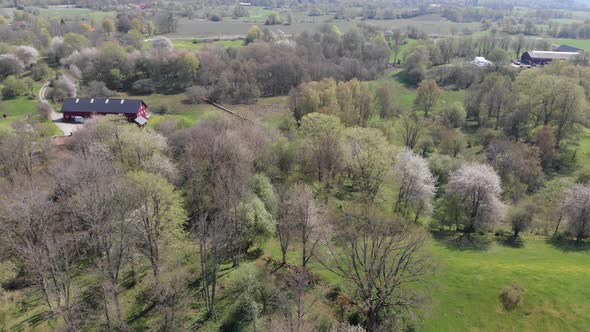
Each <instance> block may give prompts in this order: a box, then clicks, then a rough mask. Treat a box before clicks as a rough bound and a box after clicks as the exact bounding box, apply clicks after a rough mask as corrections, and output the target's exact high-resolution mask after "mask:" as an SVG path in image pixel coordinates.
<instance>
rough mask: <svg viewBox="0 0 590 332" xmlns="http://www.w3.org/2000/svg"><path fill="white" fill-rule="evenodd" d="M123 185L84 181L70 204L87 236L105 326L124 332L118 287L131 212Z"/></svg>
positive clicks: (113, 180) (112, 180)
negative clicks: (101, 296) (101, 297)
mask: <svg viewBox="0 0 590 332" xmlns="http://www.w3.org/2000/svg"><path fill="white" fill-rule="evenodd" d="M89 162H90V163H94V162H93V161H89ZM91 169H94V170H95V169H96V168H91ZM98 174H100V173H98ZM123 182H124V181H122V179H120V178H118V177H116V176H114V175H107V176H104V175H99V176H98V178H96V179H94V181H85V183H84V186H81V187H79V188H78V189H77V191H76V194H75V195H74V196H72V198H71V200H70V204H71V208H73V209H74V211H75V216H76V218H77V219H78V220H79V221H80V222H81V224H82V225H84V228H85V229H86V230H87V232H88V237H89V240H88V242H89V243H88V244H89V247H90V250H91V253H92V257H93V259H94V263H95V272H96V275H97V277H98V280H99V282H100V286H101V289H102V295H103V304H104V312H105V317H106V320H107V324H108V326H109V329H114V328H117V329H120V330H125V329H126V324H125V320H124V319H123V314H122V311H121V305H120V302H119V293H120V290H119V285H118V283H119V280H120V276H121V270H122V269H123V267H124V265H125V264H126V263H127V261H128V258H129V255H130V250H131V249H132V236H131V230H132V220H133V219H132V218H131V212H132V209H131V207H130V206H128V204H126V202H128V201H129V194H130V192H129V191H128V190H127V188H125V186H124V183H123ZM113 320H114V324H116V325H113Z"/></svg>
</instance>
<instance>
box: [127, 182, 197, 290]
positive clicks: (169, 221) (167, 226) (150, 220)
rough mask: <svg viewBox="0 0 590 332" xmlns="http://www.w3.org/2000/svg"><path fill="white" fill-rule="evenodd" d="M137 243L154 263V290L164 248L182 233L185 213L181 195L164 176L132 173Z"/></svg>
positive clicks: (131, 196) (132, 195) (158, 284)
mask: <svg viewBox="0 0 590 332" xmlns="http://www.w3.org/2000/svg"><path fill="white" fill-rule="evenodd" d="M129 187H130V189H131V195H130V200H132V201H135V200H136V201H135V202H133V203H134V204H133V205H134V207H136V209H135V211H134V216H133V217H134V219H136V220H135V221H136V222H135V223H134V226H135V230H136V237H137V240H136V243H137V247H138V249H139V252H140V253H142V254H143V255H145V256H146V257H147V258H148V259H149V261H150V264H151V266H152V272H153V274H154V280H155V289H156V291H158V290H159V288H160V269H161V267H160V265H161V263H160V260H161V257H160V256H161V251H162V250H163V249H164V248H163V247H165V246H166V245H167V244H168V243H169V242H170V241H171V240H172V237H173V236H176V235H180V234H182V225H183V224H184V222H185V219H186V217H185V214H184V211H183V209H182V201H181V197H180V195H179V194H178V193H177V192H176V191H175V190H174V187H173V186H172V185H171V184H170V183H168V181H166V179H164V178H163V177H160V176H158V175H154V174H149V173H144V172H136V173H132V174H130V175H129Z"/></svg>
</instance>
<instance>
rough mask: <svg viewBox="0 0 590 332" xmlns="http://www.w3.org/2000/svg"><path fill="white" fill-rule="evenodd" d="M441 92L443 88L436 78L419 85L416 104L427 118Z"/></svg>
mask: <svg viewBox="0 0 590 332" xmlns="http://www.w3.org/2000/svg"><path fill="white" fill-rule="evenodd" d="M441 94H442V90H441V89H440V88H439V87H438V85H437V84H436V81H435V80H424V81H422V82H420V84H419V85H418V95H417V96H416V100H415V101H414V104H415V106H416V108H417V109H419V110H421V111H423V112H424V117H426V118H427V117H428V116H429V114H430V112H431V111H432V108H433V107H434V106H435V105H436V103H437V101H438V98H439V97H440V95H441Z"/></svg>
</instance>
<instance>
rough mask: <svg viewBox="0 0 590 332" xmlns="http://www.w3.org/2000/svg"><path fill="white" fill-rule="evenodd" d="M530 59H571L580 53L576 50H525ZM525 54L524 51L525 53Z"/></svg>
mask: <svg viewBox="0 0 590 332" xmlns="http://www.w3.org/2000/svg"><path fill="white" fill-rule="evenodd" d="M527 53H528V54H529V56H530V57H531V58H532V59H540V60H572V59H573V58H575V57H576V56H577V55H579V54H580V53H578V52H550V51H530V52H527ZM525 54H526V53H525Z"/></svg>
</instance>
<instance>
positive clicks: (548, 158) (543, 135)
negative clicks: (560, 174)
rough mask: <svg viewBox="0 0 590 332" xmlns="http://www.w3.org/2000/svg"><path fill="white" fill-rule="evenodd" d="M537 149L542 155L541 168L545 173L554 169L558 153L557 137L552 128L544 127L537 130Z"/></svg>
mask: <svg viewBox="0 0 590 332" xmlns="http://www.w3.org/2000/svg"><path fill="white" fill-rule="evenodd" d="M536 142H537V147H539V152H540V155H541V166H542V167H543V170H544V171H545V172H547V171H551V170H552V169H553V166H554V163H555V158H556V157H557V151H556V150H555V135H553V130H551V128H549V127H547V126H544V127H543V128H540V129H539V130H537V135H536Z"/></svg>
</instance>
